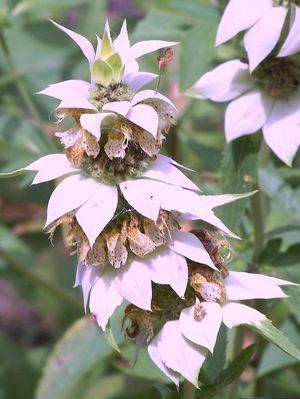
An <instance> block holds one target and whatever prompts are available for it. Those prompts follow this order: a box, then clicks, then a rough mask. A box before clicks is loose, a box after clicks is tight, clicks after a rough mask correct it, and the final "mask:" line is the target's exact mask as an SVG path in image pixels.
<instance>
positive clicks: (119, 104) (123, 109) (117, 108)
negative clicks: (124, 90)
mask: <svg viewBox="0 0 300 399" xmlns="http://www.w3.org/2000/svg"><path fill="white" fill-rule="evenodd" d="M130 107H131V103H130V102H129V101H116V102H112V103H107V104H104V105H103V107H102V110H104V111H113V112H116V113H118V114H120V115H123V116H125V117H126V115H127V113H128V111H129V110H130Z"/></svg>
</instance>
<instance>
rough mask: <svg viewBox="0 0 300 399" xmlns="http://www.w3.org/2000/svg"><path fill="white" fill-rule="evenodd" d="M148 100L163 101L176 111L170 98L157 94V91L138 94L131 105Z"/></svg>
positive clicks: (145, 91) (143, 91) (144, 91)
mask: <svg viewBox="0 0 300 399" xmlns="http://www.w3.org/2000/svg"><path fill="white" fill-rule="evenodd" d="M148 99H149V100H150V99H151V100H157V101H163V102H165V103H167V104H169V105H171V107H172V108H174V109H175V110H176V107H175V105H174V104H173V103H172V101H171V100H170V99H169V98H168V97H166V96H164V95H163V94H160V93H158V92H156V91H155V90H142V91H140V92H138V93H137V94H136V95H135V96H134V97H133V99H132V100H131V104H132V105H135V104H137V103H139V102H141V101H144V100H148Z"/></svg>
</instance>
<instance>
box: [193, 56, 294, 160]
mask: <svg viewBox="0 0 300 399" xmlns="http://www.w3.org/2000/svg"><path fill="white" fill-rule="evenodd" d="M187 94H188V95H190V96H192V97H196V98H209V99H210V100H213V101H217V102H223V101H230V100H233V101H232V102H231V103H230V104H229V106H228V107H227V109H226V112H225V134H226V138H227V140H228V141H231V140H234V139H236V138H238V137H240V136H243V135H246V134H251V133H254V132H256V131H257V130H259V129H261V128H262V131H263V136H264V139H265V141H266V143H267V144H268V146H269V147H270V148H271V149H272V150H273V151H274V153H275V154H276V155H277V156H278V157H279V158H280V159H281V160H282V161H283V162H285V163H286V164H288V165H290V164H291V162H292V160H293V157H294V155H295V153H296V151H297V149H298V147H299V145H300V130H299V124H300V116H299V112H298V103H299V100H300V74H299V62H298V60H297V59H294V58H292V59H291V58H274V57H269V58H267V59H266V60H265V61H264V62H262V64H261V65H260V66H259V67H258V68H256V70H255V71H254V72H253V73H252V74H250V71H249V65H248V64H247V63H246V62H242V61H240V60H232V61H228V62H225V63H224V64H221V65H219V66H218V67H216V68H215V69H213V70H212V71H210V72H208V73H206V74H204V75H203V76H202V77H201V78H200V79H199V80H198V81H197V82H196V84H195V85H194V87H192V88H191V89H190V90H189V91H188V93H187Z"/></svg>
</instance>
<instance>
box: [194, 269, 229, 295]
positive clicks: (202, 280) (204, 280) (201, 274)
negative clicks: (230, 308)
mask: <svg viewBox="0 0 300 399" xmlns="http://www.w3.org/2000/svg"><path fill="white" fill-rule="evenodd" d="M190 270H191V274H190V278H189V284H190V286H191V288H193V290H194V291H195V292H196V293H197V295H198V296H200V299H202V300H204V301H208V302H218V303H223V302H224V301H225V300H226V290H225V286H224V284H223V281H222V277H221V274H220V273H218V272H216V271H214V270H212V269H211V268H210V267H208V266H205V265H199V264H196V263H194V262H191V265H190Z"/></svg>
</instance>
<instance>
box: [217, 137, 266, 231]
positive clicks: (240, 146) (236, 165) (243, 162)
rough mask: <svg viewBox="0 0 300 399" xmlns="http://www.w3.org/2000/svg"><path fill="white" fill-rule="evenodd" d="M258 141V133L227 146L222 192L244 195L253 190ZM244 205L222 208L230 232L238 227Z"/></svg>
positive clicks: (223, 166) (237, 204)
mask: <svg viewBox="0 0 300 399" xmlns="http://www.w3.org/2000/svg"><path fill="white" fill-rule="evenodd" d="M260 140H261V138H260V133H256V134H252V135H251V136H245V137H241V138H240V139H238V140H234V141H233V142H232V143H230V144H227V146H226V147H225V150H224V155H223V161H222V167H221V184H222V191H223V192H226V193H244V192H248V191H251V190H253V187H255V185H256V181H257V167H258V151H259V147H260ZM246 205H247V202H246V201H236V202H234V203H232V204H229V205H226V206H225V207H224V211H223V213H222V220H223V221H224V223H225V224H226V225H227V226H229V228H231V229H232V230H235V229H236V228H237V227H238V226H239V225H240V223H241V218H242V215H243V213H244V210H245V207H246Z"/></svg>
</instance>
